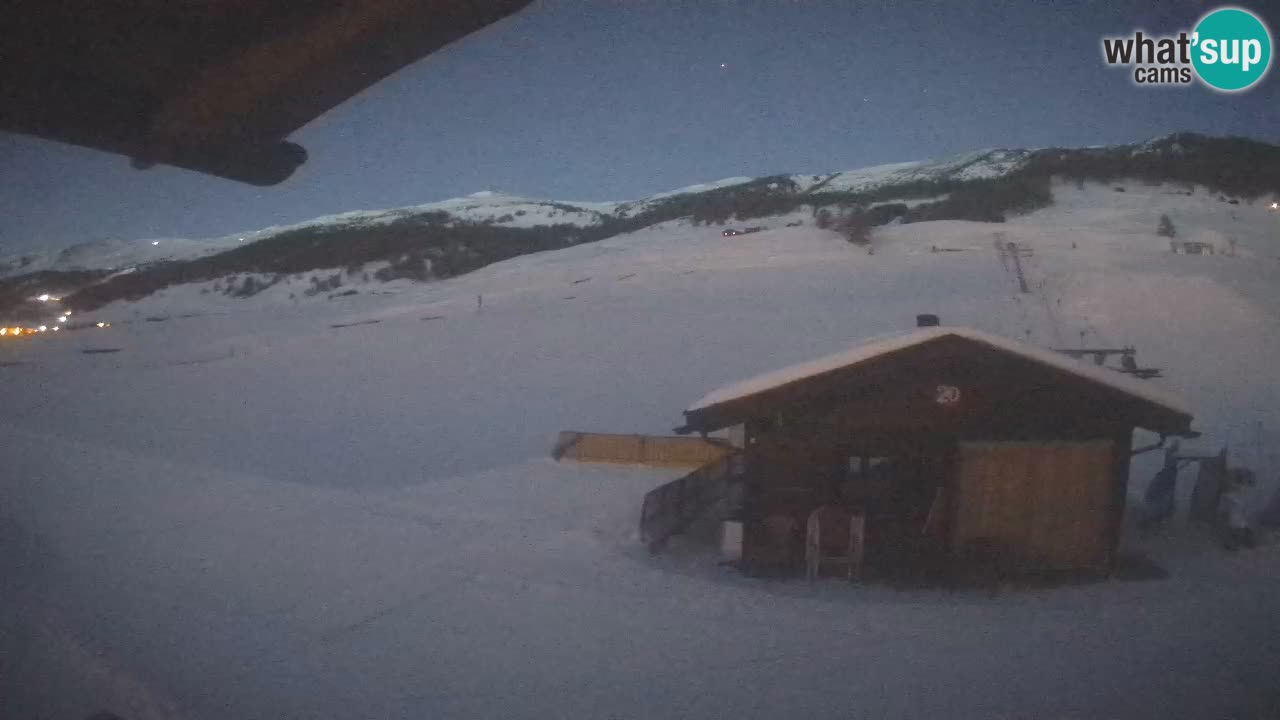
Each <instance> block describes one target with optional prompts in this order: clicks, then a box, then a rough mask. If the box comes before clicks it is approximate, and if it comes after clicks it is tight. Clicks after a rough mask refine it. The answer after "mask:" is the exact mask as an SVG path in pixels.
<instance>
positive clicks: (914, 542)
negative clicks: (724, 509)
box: [677, 327, 1192, 575]
mask: <svg viewBox="0 0 1280 720" xmlns="http://www.w3.org/2000/svg"><path fill="white" fill-rule="evenodd" d="M685 419H686V422H685V425H684V426H683V427H681V428H677V432H685V433H688V432H698V433H710V432H714V431H717V430H721V429H724V428H738V427H739V426H740V432H741V434H742V437H743V443H744V448H743V463H742V464H743V476H742V478H743V479H742V481H743V483H744V487H743V492H742V494H741V495H742V497H743V500H742V504H741V507H740V508H737V509H736V513H737V514H738V516H739V518H740V520H741V522H742V523H743V526H744V531H743V547H742V562H743V564H744V566H745V569H747V570H749V571H751V570H761V569H764V568H766V567H768V566H780V567H781V569H783V570H787V569H793V570H794V569H797V568H798V567H799V563H800V562H801V560H802V553H803V549H802V548H803V533H804V527H805V518H806V517H807V516H808V515H809V514H810V513H811V512H812V511H813V510H815V509H816V508H818V507H824V506H832V505H835V506H838V507H845V508H851V509H852V512H855V513H857V514H858V515H859V516H861V517H862V518H864V519H865V526H866V553H867V558H868V564H869V566H870V569H871V570H872V571H873V572H877V571H878V572H882V573H883V574H886V575H893V574H895V573H897V572H905V571H907V569H908V568H911V569H915V570H926V571H932V570H940V571H948V570H953V569H955V568H956V566H957V565H958V563H959V562H960V561H961V559H963V558H966V557H969V555H968V554H967V553H968V552H969V551H970V550H974V549H975V548H982V549H985V550H986V551H989V552H996V551H998V552H999V553H1000V555H1001V557H1002V562H1004V563H1005V565H1006V566H1007V567H1015V568H1017V569H1018V570H1025V571H1028V572H1037V571H1072V572H1076V571H1085V572H1090V573H1092V572H1098V573H1106V572H1108V571H1109V569H1110V568H1111V567H1112V563H1113V561H1114V558H1115V552H1116V547H1117V543H1118V540H1119V535H1120V528H1121V520H1122V516H1123V513H1124V505H1125V495H1126V492H1125V491H1126V482H1127V480H1128V476H1129V459H1130V454H1131V446H1132V443H1131V438H1132V435H1133V431H1134V429H1135V428H1144V429H1146V430H1150V431H1152V432H1156V433H1159V434H1161V435H1185V434H1189V433H1190V432H1191V430H1190V424H1191V420H1192V417H1191V413H1190V412H1189V411H1188V410H1187V409H1186V408H1185V406H1184V405H1183V404H1182V403H1181V402H1180V401H1179V400H1178V399H1176V398H1174V397H1172V396H1170V395H1167V394H1165V393H1163V392H1161V391H1160V390H1159V389H1158V388H1156V387H1154V386H1152V385H1151V384H1149V383H1147V382H1144V381H1142V380H1138V379H1135V378H1133V377H1130V376H1126V375H1124V374H1121V373H1118V372H1115V371H1113V370H1110V369H1106V368H1100V367H1097V366H1095V365H1091V364H1088V363H1085V362H1081V361H1080V360H1077V359H1074V358H1071V357H1067V356H1065V355H1062V354H1059V353H1055V352H1052V351H1049V350H1044V349H1041V348H1038V347H1034V346H1031V345H1027V344H1025V343H1021V342H1017V341H1013V340H1008V339H1005V338H1001V337H997V336H994V335H990V334H987V333H984V332H979V331H977V330H970V329H965V328H947V327H926V328H921V329H917V330H914V331H911V332H907V333H902V334H898V335H894V336H891V337H888V338H883V339H881V340H878V341H876V342H871V343H869V344H866V345H862V346H859V347H855V348H852V349H850V350H848V351H846V352H843V353H838V354H836V355H831V356H828V357H824V358H819V359H817V360H813V361H810V362H806V363H801V364H799V365H795V366H792V367H788V368H783V369H781V370H777V371H775V372H771V373H767V374H764V375H761V376H759V377H755V378H752V379H749V380H745V381H743V382H740V383H736V384H733V385H729V386H727V387H724V388H721V389H719V390H716V391H714V392H712V393H710V394H709V395H707V396H706V397H704V398H703V399H701V400H699V401H698V402H696V403H694V404H693V406H691V407H690V408H689V409H688V410H687V411H685ZM779 527H781V528H783V531H782V537H779V531H778V528H779ZM787 528H791V529H790V530H788V529H787ZM992 548H995V549H996V550H995V551H992Z"/></svg>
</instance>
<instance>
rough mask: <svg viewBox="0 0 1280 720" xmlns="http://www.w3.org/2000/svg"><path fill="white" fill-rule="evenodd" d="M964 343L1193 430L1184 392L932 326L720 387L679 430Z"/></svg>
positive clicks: (782, 404) (1157, 427)
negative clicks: (1179, 394) (942, 346)
mask: <svg viewBox="0 0 1280 720" xmlns="http://www.w3.org/2000/svg"><path fill="white" fill-rule="evenodd" d="M942 343H952V344H961V345H967V346H970V347H973V348H974V349H975V350H981V351H983V352H995V353H999V354H1000V355H1003V356H1007V357H1009V358H1011V359H1016V360H1018V361H1021V362H1023V363H1025V364H1027V365H1033V366H1037V367H1041V368H1043V369H1044V370H1046V371H1047V372H1048V373H1050V374H1051V376H1052V377H1057V378H1060V379H1061V381H1062V382H1064V383H1070V384H1071V385H1072V386H1073V387H1077V388H1093V389H1096V390H1098V391H1099V392H1102V393H1105V394H1107V396H1108V397H1112V398H1115V399H1116V400H1117V401H1118V402H1120V403H1122V404H1123V405H1124V414H1125V415H1126V416H1127V417H1129V418H1131V419H1132V420H1133V424H1134V425H1135V426H1137V427H1143V428H1145V429H1148V430H1151V431H1153V432H1157V433H1160V434H1163V435H1170V436H1181V435H1189V434H1191V433H1192V430H1191V421H1192V419H1193V418H1192V413H1191V411H1190V409H1189V407H1188V406H1187V405H1186V403H1184V402H1183V401H1182V400H1181V399H1179V398H1178V397H1177V396H1175V395H1173V394H1171V393H1169V392H1167V391H1164V390H1162V389H1160V388H1159V387H1157V386H1155V385H1153V384H1151V382H1150V381H1145V380H1139V379H1136V378H1133V377H1131V376H1128V375H1125V374H1122V373H1119V372H1116V371H1114V370H1110V369H1107V368H1100V367H1097V366H1096V365H1093V364H1090V363H1086V362H1082V361H1080V360H1077V359H1075V358H1071V357H1068V356H1066V355H1063V354H1061V353H1057V352H1054V351H1051V350H1045V349H1043V348H1039V347H1036V346H1033V345H1028V344H1026V343H1022V342H1018V341H1015V340H1010V339H1007V338H1002V337H999V336H996V335H991V334H989V333H985V332H981V331H978V330H972V329H969V328H948V327H932V328H924V329H920V330H915V331H911V332H905V333H897V334H894V335H890V336H885V337H882V338H879V339H876V340H874V341H870V342H867V343H864V344H861V345H858V346H855V347H853V348H850V349H849V350H846V351H844V352H840V353H835V354H833V355H828V356H824V357H820V358H816V359H814V360H810V361H807V362H802V363H798V364H795V365H791V366H788V367H784V368H780V369H778V370H774V371H771V372H767V373H764V374H762V375H757V376H755V377H752V378H748V379H746V380H742V381H740V382H736V383H732V384H730V385H726V386H724V387H721V388H719V389H717V390H714V391H712V392H710V393H708V394H707V395H706V396H704V397H703V398H702V399H700V400H698V401H697V402H695V403H694V404H693V405H691V406H690V407H689V409H688V410H686V411H685V412H684V415H685V424H684V425H683V426H681V427H678V428H675V431H676V432H677V433H682V434H684V433H691V432H700V433H707V432H714V431H716V430H719V429H721V428H725V427H729V426H732V425H737V424H739V423H742V422H745V421H746V420H748V419H751V418H753V417H766V416H768V414H769V413H771V412H774V411H777V410H780V409H782V408H787V407H794V406H795V404H796V402H797V400H798V399H802V398H807V399H809V400H810V401H812V399H813V398H815V397H821V396H824V395H828V394H831V393H835V392H838V391H839V390H840V389H847V388H849V387H851V386H856V385H858V384H859V383H862V384H864V385H865V384H867V383H868V382H873V381H874V378H875V376H876V373H883V372H884V370H885V369H886V368H888V367H892V366H893V365H894V364H895V363H898V362H900V361H901V360H902V359H904V358H908V357H910V356H911V355H913V354H914V353H916V352H917V351H920V350H922V349H924V348H926V346H930V347H931V346H934V345H938V344H942Z"/></svg>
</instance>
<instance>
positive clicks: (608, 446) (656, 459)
mask: <svg viewBox="0 0 1280 720" xmlns="http://www.w3.org/2000/svg"><path fill="white" fill-rule="evenodd" d="M732 451H733V448H732V447H731V446H730V445H729V444H728V443H726V442H723V441H717V440H705V439H703V438H697V437H667V436H661V435H619V434H610V433H586V432H572V431H567V430H566V431H564V432H561V433H560V437H559V438H557V440H556V445H555V447H554V448H553V449H552V451H551V457H553V458H554V459H556V460H577V461H579V462H608V463H623V464H629V465H657V466H660V467H688V468H696V467H701V466H703V465H706V464H707V463H710V462H714V461H716V460H719V459H720V458H723V457H724V456H725V455H727V454H729V453H730V452H732Z"/></svg>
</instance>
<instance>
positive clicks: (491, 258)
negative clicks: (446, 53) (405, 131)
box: [0, 133, 1280, 318]
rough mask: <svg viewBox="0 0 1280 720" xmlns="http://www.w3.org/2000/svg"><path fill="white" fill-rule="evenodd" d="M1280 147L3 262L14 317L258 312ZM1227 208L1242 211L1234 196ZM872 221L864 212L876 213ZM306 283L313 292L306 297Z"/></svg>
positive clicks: (664, 198)
mask: <svg viewBox="0 0 1280 720" xmlns="http://www.w3.org/2000/svg"><path fill="white" fill-rule="evenodd" d="M1278 168H1280V148H1278V147H1275V146H1271V145H1266V144H1263V143H1257V142H1252V141H1248V140H1242V139H1234V138H1210V137H1205V136H1201V135H1193V134H1188V133H1181V134H1174V135H1169V136H1163V137H1159V138H1153V139H1151V140H1147V141H1145V142H1140V143H1134V144H1131V145H1122V146H1109V147H1090V148H1075V149H1071V148H1042V149H1037V150H1010V149H997V150H983V151H979V152H974V153H968V154H964V155H960V156H957V157H953V158H947V159H944V160H938V161H928V162H911V163H900V164H894V165H883V166H878V167H873V168H864V169H860V170H850V171H845V172H838V173H832V174H825V175H775V176H768V177H762V178H744V177H737V178H727V179H724V180H720V181H716V182H710V183H703V184H699V185H692V186H689V187H685V188H681V189H679V190H674V191H671V192H665V193H658V194H656V195H653V196H650V197H648V198H643V199H641V200H636V201H627V202H597V203H584V202H574V203H570V202H559V201H552V200H539V199H531V198H525V197H518V196H512V195H504V194H500V193H495V192H490V191H486V192H480V193H475V194H473V195H470V196H467V197H464V198H455V199H451V200H445V201H441V202H435V203H428V204H425V205H418V206H412V207H404V208H393V209H386V210H360V211H352V212H346V213H340V214H336V215H330V216H325V217H320V218H315V219H312V220H309V221H306V222H302V223H295V224H292V225H283V226H273V227H269V228H263V229H260V230H254V231H247V232H242V233H234V234H232V235H228V236H225V237H221V238H213V239H208V240H190V239H173V238H166V239H151V240H140V241H127V242H126V241H106V242H92V243H82V244H79V245H76V246H73V247H70V248H67V249H65V250H63V251H61V252H58V253H53V254H49V255H43V256H26V257H22V258H9V259H7V260H5V261H3V262H0V273H3V274H0V316H4V315H10V316H12V317H14V318H30V317H34V316H37V315H38V314H39V313H40V312H41V311H42V308H39V307H34V308H33V307H32V306H31V303H30V299H31V298H32V297H36V296H39V295H42V294H49V295H56V296H60V297H65V298H66V304H67V307H68V308H72V309H81V310H88V309H93V308H96V307H99V306H102V305H104V304H107V303H110V302H114V301H118V300H130V299H138V298H143V297H146V296H148V295H150V294H152V293H155V292H158V291H161V290H164V289H166V288H170V287H173V286H175V285H202V287H204V289H206V290H207V291H216V292H222V293H225V294H227V295H229V296H231V297H235V298H241V299H243V298H248V297H254V296H257V295H259V294H261V293H262V292H263V291H265V290H266V289H268V288H271V287H275V286H286V287H289V288H290V294H291V295H293V296H294V297H295V298H296V297H298V296H299V295H301V296H302V297H304V298H310V297H317V296H321V297H326V298H327V297H330V296H331V295H333V294H334V293H333V291H334V290H336V289H337V287H339V286H342V287H344V289H343V290H342V291H341V292H342V294H343V295H347V294H350V292H351V290H352V286H353V285H360V284H364V283H369V282H375V283H387V282H395V281H400V280H410V281H426V280H440V279H444V278H448V277H454V276H457V275H460V274H465V273H467V272H472V271H474V270H476V269H478V268H481V267H484V266H486V265H489V264H492V263H494V262H499V261H502V260H505V259H508V258H511V257H515V256H518V255H522V254H527V253H532V252H542V251H547V250H555V249H559V248H566V247H572V246H574V245H578V244H582V243H590V242H597V241H600V240H604V239H607V238H610V237H614V236H617V235H620V234H623V233H628V232H634V231H636V230H640V229H643V228H646V227H652V226H657V225H661V224H663V223H670V222H684V223H691V224H715V225H722V224H724V223H726V222H729V221H740V222H744V223H752V224H756V225H758V224H760V223H759V222H757V221H764V220H766V219H768V218H776V217H780V216H782V215H787V214H789V213H796V212H803V211H809V212H810V213H813V218H812V219H806V218H803V217H795V218H792V219H790V220H789V221H788V222H791V223H803V222H815V221H817V211H818V210H819V209H822V208H827V209H828V211H830V210H832V209H834V210H836V211H839V212H847V211H848V209H849V208H863V209H874V212H870V213H869V214H868V215H867V216H866V217H865V218H864V219H863V220H862V221H861V222H862V223H863V224H865V225H868V226H874V225H883V224H886V223H890V222H901V223H914V222H923V221H932V220H948V219H951V220H979V221H1004V220H1005V219H1006V218H1008V217H1012V216H1016V215H1017V214H1019V213H1025V212H1027V211H1030V210H1035V209H1038V208H1041V207H1046V206H1048V205H1051V204H1052V203H1053V197H1052V195H1051V194H1050V193H1049V190H1048V185H1049V182H1050V181H1052V180H1053V179H1055V178H1058V179H1061V178H1070V179H1073V180H1074V181H1076V182H1084V181H1086V180H1090V181H1098V182H1106V181H1110V180H1113V179H1141V180H1142V181H1144V182H1151V183H1166V182H1167V183H1173V184H1180V186H1182V187H1183V188H1184V190H1183V191H1184V192H1185V191H1186V190H1185V188H1190V187H1194V186H1200V187H1203V188H1205V189H1206V190H1207V191H1209V192H1213V193H1217V194H1218V195H1220V196H1222V198H1223V200H1224V201H1225V202H1239V197H1245V198H1256V197H1259V196H1261V195H1263V194H1265V193H1267V192H1274V191H1275V190H1276V188H1277V187H1280V169H1278ZM1228 196H1229V197H1228ZM864 211H866V210H864ZM299 283H303V285H301V286H300V285H299Z"/></svg>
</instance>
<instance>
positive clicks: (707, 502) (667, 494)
mask: <svg viewBox="0 0 1280 720" xmlns="http://www.w3.org/2000/svg"><path fill="white" fill-rule="evenodd" d="M741 460H742V456H741V455H740V454H738V453H736V452H731V453H730V454H727V455H723V456H722V457H720V458H719V459H717V460H713V461H712V462H709V463H707V464H706V465H703V466H702V467H700V468H698V469H697V470H694V471H693V472H691V473H689V474H688V475H685V476H683V477H679V478H676V479H675V480H672V481H671V482H669V483H667V484H665V485H662V486H660V487H657V488H654V489H653V490H650V491H649V492H648V494H646V495H645V496H644V505H643V506H642V507H641V510H640V539H641V540H642V541H643V542H644V543H645V544H646V545H648V546H649V549H650V550H651V551H652V550H657V549H659V548H661V547H662V545H663V543H665V542H666V541H667V538H669V537H671V536H672V535H675V534H676V533H679V532H681V531H683V530H684V529H685V528H687V527H688V526H689V524H690V523H692V522H693V521H695V520H697V519H698V518H700V517H702V516H703V515H704V514H705V513H706V512H707V510H708V509H710V508H711V506H712V505H714V504H715V503H716V501H718V500H720V499H721V498H722V497H724V496H725V491H726V489H727V487H728V484H729V481H730V479H731V478H733V477H734V476H735V475H737V474H740V473H741V471H742V462H741Z"/></svg>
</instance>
